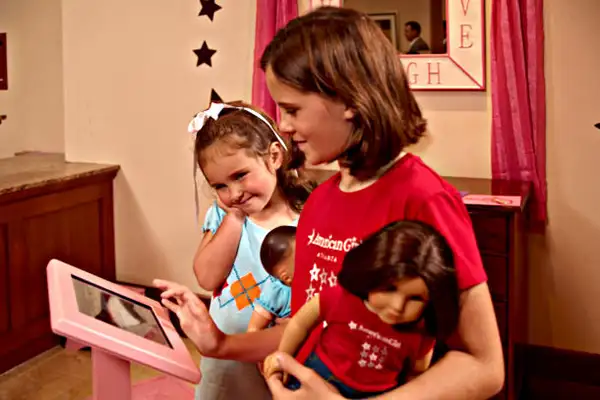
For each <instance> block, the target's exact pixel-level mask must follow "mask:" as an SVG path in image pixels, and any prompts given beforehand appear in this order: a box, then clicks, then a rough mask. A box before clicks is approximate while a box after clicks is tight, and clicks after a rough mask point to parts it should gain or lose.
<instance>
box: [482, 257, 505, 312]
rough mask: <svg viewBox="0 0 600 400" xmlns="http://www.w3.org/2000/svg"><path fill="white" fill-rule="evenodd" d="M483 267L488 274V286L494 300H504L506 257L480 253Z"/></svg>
mask: <svg viewBox="0 0 600 400" xmlns="http://www.w3.org/2000/svg"><path fill="white" fill-rule="evenodd" d="M481 258H482V260H483V268H484V269H485V272H486V273H487V276H488V286H489V287H490V292H491V293H492V298H493V299H494V300H499V301H506V299H507V297H508V259H507V258H506V257H502V256H492V255H489V254H482V256H481Z"/></svg>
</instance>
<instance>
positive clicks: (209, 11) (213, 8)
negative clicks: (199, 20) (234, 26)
mask: <svg viewBox="0 0 600 400" xmlns="http://www.w3.org/2000/svg"><path fill="white" fill-rule="evenodd" d="M200 5H201V6H202V9H201V10H200V14H198V16H199V17H201V16H203V15H206V16H207V17H208V18H209V19H210V20H211V21H212V20H213V18H214V17H215V13H216V12H217V11H219V10H220V9H221V8H222V7H221V6H220V5H218V4H215V0H200Z"/></svg>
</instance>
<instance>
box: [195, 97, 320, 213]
mask: <svg viewBox="0 0 600 400" xmlns="http://www.w3.org/2000/svg"><path fill="white" fill-rule="evenodd" d="M226 104H228V105H231V106H234V107H243V108H248V109H251V110H254V111H256V112H257V113H259V114H260V115H261V116H263V117H264V119H265V121H266V122H268V124H267V123H266V122H265V121H263V120H261V119H259V118H258V117H256V116H255V115H253V114H252V113H250V112H248V111H245V110H243V109H240V108H223V110H221V112H220V113H219V116H218V119H216V120H215V119H213V118H207V119H206V121H205V122H204V124H203V126H202V128H200V130H199V131H198V132H197V133H196V139H195V145H194V152H195V155H196V159H197V160H198V166H199V167H200V169H202V166H203V165H204V163H206V162H207V159H206V157H204V153H205V150H206V149H207V148H208V147H209V146H211V145H212V144H214V143H216V142H220V141H225V142H227V144H229V145H230V146H232V147H233V148H237V149H244V150H247V151H249V152H250V153H251V154H252V155H254V156H257V157H266V156H267V155H268V154H269V148H270V146H271V144H272V143H279V140H280V139H279V138H278V137H277V136H275V134H274V131H276V129H277V128H276V126H275V123H274V122H273V120H272V119H271V118H270V117H269V116H268V115H266V114H265V113H264V112H262V111H261V110H260V109H259V108H257V107H254V106H251V105H249V104H246V103H243V102H239V101H236V102H229V103H226ZM281 140H283V139H281ZM282 154H283V164H282V165H281V167H280V168H279V169H278V170H277V172H276V176H277V186H278V187H279V189H280V190H281V192H282V193H283V196H284V197H285V199H286V201H287V202H288V204H289V205H290V207H291V208H292V209H293V210H294V211H297V212H300V211H301V210H302V206H303V205H304V202H305V201H306V199H307V198H308V195H309V194H310V192H311V191H312V189H313V188H314V184H313V183H312V182H309V181H307V180H304V179H301V178H300V176H301V175H299V173H298V171H297V170H296V169H294V168H292V167H291V166H290V163H289V161H290V152H288V151H285V149H282Z"/></svg>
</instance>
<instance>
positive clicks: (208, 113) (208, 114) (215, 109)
mask: <svg viewBox="0 0 600 400" xmlns="http://www.w3.org/2000/svg"><path fill="white" fill-rule="evenodd" d="M223 108H225V104H223V103H210V107H209V108H208V109H207V110H204V111H200V112H199V113H198V114H196V115H194V118H192V120H191V121H190V124H189V125H188V132H189V133H198V131H199V130H200V129H202V127H203V126H204V124H205V123H206V120H207V119H208V118H212V119H214V120H215V121H216V120H217V119H219V114H220V113H221V111H223Z"/></svg>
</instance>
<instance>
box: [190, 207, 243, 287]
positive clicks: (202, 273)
mask: <svg viewBox="0 0 600 400" xmlns="http://www.w3.org/2000/svg"><path fill="white" fill-rule="evenodd" d="M236 211H237V210H232V211H230V212H228V213H227V215H225V218H223V222H222V223H221V225H220V226H219V228H218V229H217V232H216V233H215V234H214V235H213V233H212V232H211V231H206V232H204V237H203V238H202V240H201V241H200V245H199V246H198V249H197V250H196V255H195V256H194V274H195V275H196V280H197V281H198V284H199V285H200V286H201V287H202V288H204V289H206V290H210V291H213V290H216V289H218V288H219V287H221V285H222V284H223V282H225V280H226V279H227V277H228V276H229V273H230V272H231V268H232V266H233V261H234V260H235V256H236V254H237V249H238V245H239V243H240V237H241V236H242V224H243V222H244V217H243V215H241V214H240V213H237V212H236Z"/></svg>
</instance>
